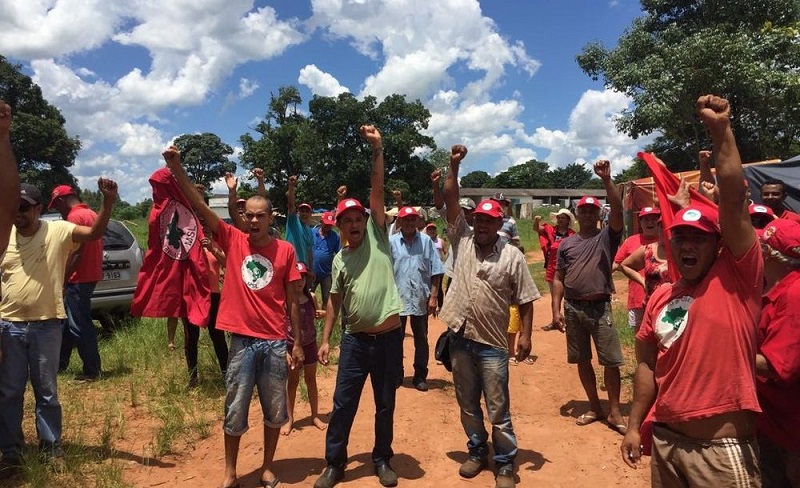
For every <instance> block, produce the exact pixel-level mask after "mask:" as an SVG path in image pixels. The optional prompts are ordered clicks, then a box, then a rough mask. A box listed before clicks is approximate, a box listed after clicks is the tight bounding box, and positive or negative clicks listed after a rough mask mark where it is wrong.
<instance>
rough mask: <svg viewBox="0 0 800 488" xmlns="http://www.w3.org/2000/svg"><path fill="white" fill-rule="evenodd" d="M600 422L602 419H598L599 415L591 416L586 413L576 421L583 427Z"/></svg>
mask: <svg viewBox="0 0 800 488" xmlns="http://www.w3.org/2000/svg"><path fill="white" fill-rule="evenodd" d="M598 420H600V419H599V418H598V417H597V415H590V414H588V413H584V414H582V415H581V416H580V417H578V418H577V419H576V420H575V424H576V425H580V426H581V427H582V426H584V425H589V424H591V423H594V422H597V421H598Z"/></svg>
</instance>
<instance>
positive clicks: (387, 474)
mask: <svg viewBox="0 0 800 488" xmlns="http://www.w3.org/2000/svg"><path fill="white" fill-rule="evenodd" d="M375 474H376V475H377V476H378V481H379V482H380V484H381V486H397V473H395V472H394V470H393V469H392V467H391V466H390V465H389V463H383V464H379V465H377V466H375Z"/></svg>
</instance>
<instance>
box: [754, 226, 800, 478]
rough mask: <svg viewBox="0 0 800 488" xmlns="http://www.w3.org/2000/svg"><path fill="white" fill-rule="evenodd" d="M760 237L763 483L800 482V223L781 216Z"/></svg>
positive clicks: (758, 361)
mask: <svg viewBox="0 0 800 488" xmlns="http://www.w3.org/2000/svg"><path fill="white" fill-rule="evenodd" d="M760 236H761V248H762V251H763V252H764V281H765V283H766V286H765V289H766V293H765V294H764V297H763V302H762V303H763V309H762V310H761V321H760V322H759V324H758V343H759V345H758V354H757V355H756V375H757V379H756V391H757V392H758V403H759V404H760V405H761V408H762V409H763V410H764V411H763V412H762V413H761V415H759V417H758V447H759V450H760V459H761V477H762V479H763V482H764V487H765V488H769V487H778V486H781V487H783V486H789V487H792V488H798V487H800V327H798V325H799V324H800V223H797V222H793V221H791V220H787V219H777V220H775V221H773V222H772V223H770V224H768V225H767V226H766V227H765V228H764V231H763V233H760Z"/></svg>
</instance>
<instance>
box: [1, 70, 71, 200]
mask: <svg viewBox="0 0 800 488" xmlns="http://www.w3.org/2000/svg"><path fill="white" fill-rule="evenodd" d="M0 99H2V100H5V102H6V103H8V104H9V105H11V107H12V109H13V110H14V123H13V124H12V125H11V145H12V147H13V148H14V154H15V155H16V157H17V163H18V164H19V171H20V179H21V180H22V181H23V182H26V183H30V184H32V185H36V186H37V187H38V188H39V189H40V190H41V191H42V193H44V194H45V195H49V194H50V191H51V190H52V189H53V188H54V187H55V186H56V185H62V184H68V185H72V186H75V187H76V186H77V181H76V180H75V178H74V177H73V176H72V174H71V173H70V171H69V168H70V167H72V165H73V164H74V163H75V157H76V156H77V154H78V150H79V149H80V148H81V142H80V139H78V138H77V137H70V136H69V135H68V134H67V130H66V128H65V127H64V124H65V122H66V121H65V120H64V117H63V116H62V115H61V112H60V111H59V110H58V109H57V108H56V107H54V106H52V105H50V103H48V102H47V100H45V99H44V97H43V96H42V90H41V89H40V88H39V86H38V85H36V84H35V83H34V82H33V80H31V78H30V77H29V76H27V75H25V74H23V73H22V68H21V66H20V65H15V64H11V63H9V62H8V61H7V60H6V58H4V57H3V56H0Z"/></svg>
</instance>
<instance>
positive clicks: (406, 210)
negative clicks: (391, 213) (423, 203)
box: [397, 207, 419, 219]
mask: <svg viewBox="0 0 800 488" xmlns="http://www.w3.org/2000/svg"><path fill="white" fill-rule="evenodd" d="M406 217H419V212H417V209H415V208H414V207H403V208H401V209H400V211H399V212H397V218H398V219H403V218H406Z"/></svg>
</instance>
